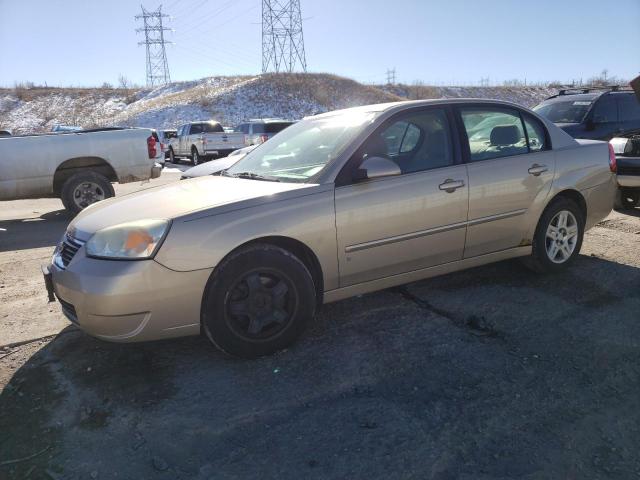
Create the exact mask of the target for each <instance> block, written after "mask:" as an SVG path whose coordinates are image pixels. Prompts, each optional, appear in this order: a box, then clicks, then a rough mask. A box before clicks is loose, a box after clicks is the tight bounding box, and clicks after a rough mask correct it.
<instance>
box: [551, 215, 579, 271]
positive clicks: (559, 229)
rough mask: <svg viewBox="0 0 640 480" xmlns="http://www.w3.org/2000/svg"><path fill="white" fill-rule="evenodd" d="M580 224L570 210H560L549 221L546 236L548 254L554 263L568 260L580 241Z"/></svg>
mask: <svg viewBox="0 0 640 480" xmlns="http://www.w3.org/2000/svg"><path fill="white" fill-rule="evenodd" d="M578 233H579V226H578V221H577V220H576V217H575V216H574V215H573V213H571V212H570V211H569V210H560V211H559V212H558V213H556V214H555V216H554V217H553V218H552V219H551V222H549V226H548V227H547V233H546V237H545V246H546V250H547V256H548V257H549V260H551V261H552V262H553V263H564V262H566V261H567V260H568V259H569V258H570V257H571V255H572V254H573V252H574V250H575V249H576V245H577V243H578Z"/></svg>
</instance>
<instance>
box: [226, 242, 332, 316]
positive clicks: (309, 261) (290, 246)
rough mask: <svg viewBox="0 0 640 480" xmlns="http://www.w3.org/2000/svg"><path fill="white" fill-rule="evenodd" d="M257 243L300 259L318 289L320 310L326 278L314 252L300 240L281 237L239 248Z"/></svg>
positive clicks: (249, 243)
mask: <svg viewBox="0 0 640 480" xmlns="http://www.w3.org/2000/svg"><path fill="white" fill-rule="evenodd" d="M256 243H266V244H269V245H274V246H276V247H280V248H282V249H284V250H287V251H288V252H291V253H293V254H294V255H295V256H296V257H298V258H299V259H300V261H301V262H302V263H304V266H305V267H307V269H308V270H309V273H311V278H312V279H313V284H314V286H315V287H316V301H317V305H318V308H319V307H320V306H321V305H322V301H323V297H324V279H323V278H324V277H323V276H322V267H321V266H320V261H319V260H318V257H317V256H316V254H315V253H313V250H311V249H310V248H309V247H308V246H307V245H305V244H304V243H302V242H301V241H299V240H295V239H293V238H290V237H281V236H271V237H262V238H256V239H254V240H251V241H250V242H247V243H245V244H243V245H241V246H240V247H238V248H241V247H246V246H247V245H253V244H256ZM236 250H237V249H236Z"/></svg>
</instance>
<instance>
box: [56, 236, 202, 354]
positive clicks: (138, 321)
mask: <svg viewBox="0 0 640 480" xmlns="http://www.w3.org/2000/svg"><path fill="white" fill-rule="evenodd" d="M57 263H59V262H52V264H51V265H47V266H46V269H48V272H50V275H51V277H50V278H51V282H52V286H53V292H54V294H55V297H56V298H57V299H58V301H59V302H60V304H61V307H62V311H63V313H64V314H65V316H67V318H68V319H69V320H70V321H72V322H73V323H75V324H76V325H77V326H78V327H80V328H81V329H82V330H84V331H85V332H87V333H88V334H90V335H93V336H95V337H98V338H101V339H104V340H110V341H115V342H137V341H146V340H159V339H163V338H171V337H180V336H185V335H196V334H198V333H199V332H200V306H201V303H202V295H203V292H204V288H205V285H206V283H207V280H208V279H209V276H210V274H211V269H205V270H196V271H192V272H176V271H173V270H169V269H168V268H166V267H164V266H162V265H160V264H159V263H157V262H155V261H154V260H139V261H118V260H98V259H93V258H88V257H87V256H86V255H85V253H84V247H82V248H80V250H78V252H77V254H76V255H75V256H74V258H73V259H72V260H71V261H70V262H69V264H68V265H67V266H66V268H62V267H61V266H60V265H58V264H57ZM43 272H44V269H43ZM45 279H46V274H45Z"/></svg>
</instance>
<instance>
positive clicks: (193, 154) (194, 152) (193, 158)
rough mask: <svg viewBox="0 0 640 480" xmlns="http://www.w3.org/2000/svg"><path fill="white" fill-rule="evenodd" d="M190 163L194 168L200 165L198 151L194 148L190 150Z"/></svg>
mask: <svg viewBox="0 0 640 480" xmlns="http://www.w3.org/2000/svg"><path fill="white" fill-rule="evenodd" d="M191 163H192V164H193V166H194V167H195V166H196V165H199V164H200V154H199V153H198V149H197V148H195V147H193V148H192V149H191Z"/></svg>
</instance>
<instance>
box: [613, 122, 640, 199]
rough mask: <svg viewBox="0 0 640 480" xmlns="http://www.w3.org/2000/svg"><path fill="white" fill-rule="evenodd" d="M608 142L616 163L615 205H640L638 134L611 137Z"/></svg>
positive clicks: (639, 144) (639, 140)
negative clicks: (616, 185) (616, 186)
mask: <svg viewBox="0 0 640 480" xmlns="http://www.w3.org/2000/svg"><path fill="white" fill-rule="evenodd" d="M610 143H611V147H612V148H613V151H614V153H615V155H616V163H617V180H618V196H617V197H616V203H615V207H616V208H618V209H631V208H634V207H637V206H640V135H631V136H629V137H616V138H612V139H611V142H610Z"/></svg>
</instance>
